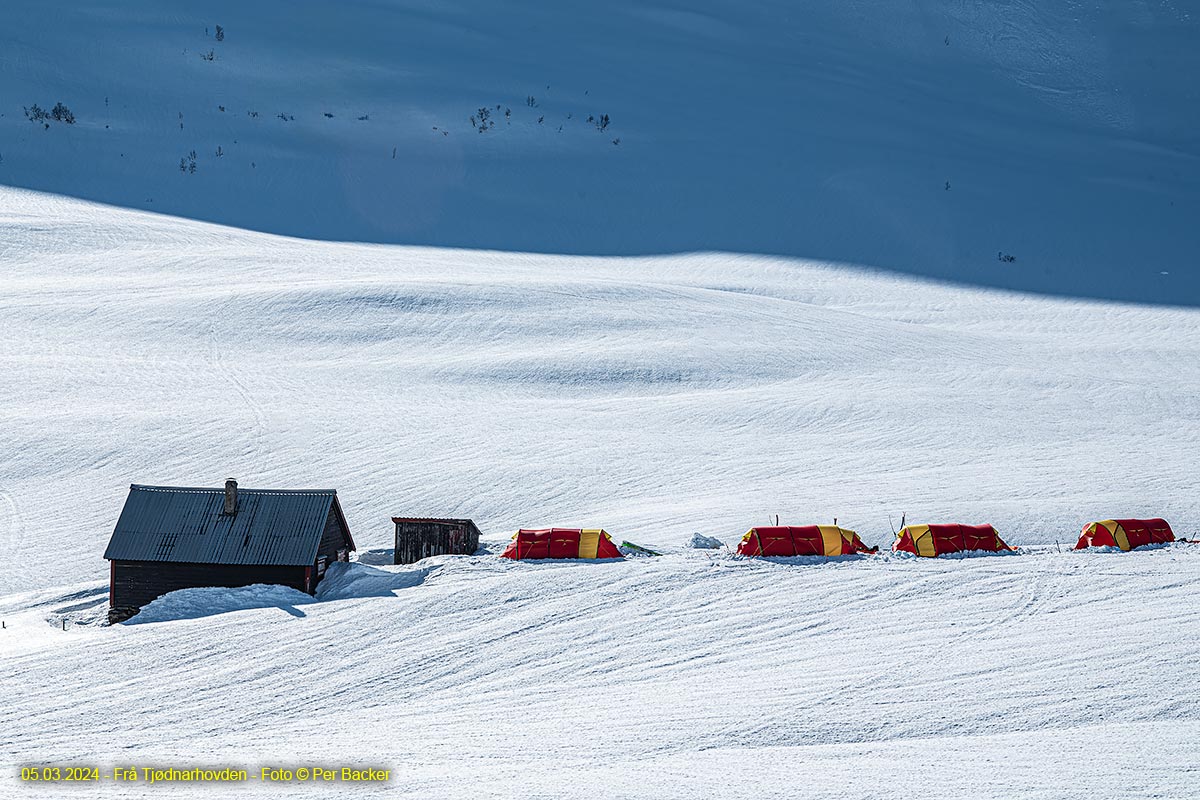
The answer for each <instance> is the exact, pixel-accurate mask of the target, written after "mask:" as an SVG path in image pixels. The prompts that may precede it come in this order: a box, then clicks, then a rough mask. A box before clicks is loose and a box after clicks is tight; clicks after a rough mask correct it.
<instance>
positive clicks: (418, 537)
mask: <svg viewBox="0 0 1200 800" xmlns="http://www.w3.org/2000/svg"><path fill="white" fill-rule="evenodd" d="M392 522H393V523H395V525H396V547H395V550H394V551H393V556H392V563H393V564H415V563H416V562H418V561H420V560H421V559H422V558H429V557H430V556H444V555H468V556H469V555H471V554H472V553H474V552H475V551H476V550H478V549H479V528H477V527H475V523H474V522H472V521H471V520H469V519H436V518H433V517H392Z"/></svg>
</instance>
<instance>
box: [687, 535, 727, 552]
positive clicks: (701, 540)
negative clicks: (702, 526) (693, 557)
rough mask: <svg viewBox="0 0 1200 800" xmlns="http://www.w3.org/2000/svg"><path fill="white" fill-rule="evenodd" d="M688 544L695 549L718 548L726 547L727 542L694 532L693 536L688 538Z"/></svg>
mask: <svg viewBox="0 0 1200 800" xmlns="http://www.w3.org/2000/svg"><path fill="white" fill-rule="evenodd" d="M687 546H688V547H690V548H692V549H694V550H717V549H719V548H722V547H724V546H725V543H724V542H722V541H721V540H720V539H717V538H716V537H713V536H705V535H704V534H702V533H693V534H692V538H691V539H689V540H688V543H687Z"/></svg>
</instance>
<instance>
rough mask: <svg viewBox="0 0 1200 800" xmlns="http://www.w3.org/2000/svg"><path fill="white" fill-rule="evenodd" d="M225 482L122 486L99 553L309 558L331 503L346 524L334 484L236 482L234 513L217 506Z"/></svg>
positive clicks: (196, 559)
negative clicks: (217, 485) (113, 523)
mask: <svg viewBox="0 0 1200 800" xmlns="http://www.w3.org/2000/svg"><path fill="white" fill-rule="evenodd" d="M224 506H225V490H224V489H223V488H222V489H197V488H186V487H178V486H142V485H140V484H136V483H135V484H133V485H131V486H130V487H129V497H128V498H126V500H125V507H124V508H123V509H122V510H121V516H120V518H119V519H118V520H117V527H116V528H115V529H114V530H113V535H112V539H110V540H109V543H108V549H107V550H105V551H104V557H105V558H107V559H109V560H112V561H175V562H188V563H199V564H281V565H298V566H303V565H308V564H311V563H313V561H315V560H316V557H317V550H318V549H319V548H320V545H321V536H322V534H323V533H324V531H325V522H326V520H327V519H328V518H329V512H330V509H331V508H332V509H334V510H335V511H336V513H337V518H338V521H339V523H340V524H341V525H342V528H343V530H344V531H345V534H346V538H347V541H349V542H350V546H351V547H352V548H353V546H354V543H353V541H352V540H350V531H349V528H348V527H347V526H346V520H345V516H344V515H343V514H342V508H341V504H340V503H339V502H338V499H337V491H336V490H334V489H301V490H287V489H242V488H240V487H239V488H238V490H237V513H235V514H224V513H222V512H223V511H224Z"/></svg>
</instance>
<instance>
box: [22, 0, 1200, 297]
mask: <svg viewBox="0 0 1200 800" xmlns="http://www.w3.org/2000/svg"><path fill="white" fill-rule="evenodd" d="M334 9H336V10H334ZM217 25H220V26H222V33H223V39H222V40H221V41H217V39H216V26H217ZM209 55H211V57H212V60H211V61H210V60H207V57H208V56H209ZM1198 74H1200V18H1198V17H1197V16H1196V14H1195V13H1194V12H1193V11H1191V10H1190V8H1189V4H1187V3H1183V2H1175V1H1174V0H1130V1H1129V2H1120V3H1113V2H1107V0H1105V1H1101V0H1088V1H1086V2H1080V1H1079V0H1041V1H1040V2H1037V3H1031V2H1015V1H1011V0H1010V1H1009V2H988V3H962V2H955V1H952V0H906V1H905V2H896V0H887V2H881V1H880V0H840V2H836V3H831V2H815V0H808V1H806V2H798V1H797V0H753V1H752V2H748V1H747V0H737V1H736V2H734V1H733V0H700V1H699V2H686V3H684V2H679V0H653V1H652V2H646V0H611V1H610V2H604V3H585V2H562V0H527V1H526V2H520V3H493V2H482V0H456V2H438V3H428V2H424V1H423V0H347V1H346V2H339V3H337V4H330V3H328V2H314V0H304V1H303V2H297V1H295V0H288V1H287V2H282V0H258V1H257V2H254V3H244V2H229V0H210V2H205V3H203V4H196V3H184V2H180V0H136V1H134V2H131V1H130V0H119V1H118V0H97V1H95V2H89V3H86V4H80V3H76V2H69V0H15V1H14V2H9V3H6V5H5V18H4V26H3V30H0V184H7V185H10V186H21V187H29V188H34V189H41V190H46V191H51V192H57V193H62V194H67V195H74V196H78V197H85V198H91V199H97V200H102V201H105V202H109V203H115V204H119V205H123V206H128V207H133V208H144V209H150V210H157V211H162V212H167V213H171V214H176V215H183V216H189V217H194V218H199V219H206V220H213V221H218V222H222V223H227V224H232V225H236V226H238V227H243V228H253V229H258V230H265V231H271V232H276V233H284V234H289V235H299V236H305V237H311V238H319V239H343V240H359V241H377V242H399V243H405V244H430V245H444V246H454V247H472V248H480V247H482V248H492V249H503V250H510V251H536V252H548V253H572V254H590V255H603V254H631V255H644V254H655V253H670V252H682V251H705V250H722V251H732V252H743V253H769V254H779V255H786V256H797V257H803V258H818V259H823V260H832V261H843V262H852V263H861V264H870V265H874V266H877V267H886V268H895V269H900V270H903V271H907V272H910V273H916V274H922V275H927V276H937V277H948V278H953V279H956V280H961V281H966V282H970V283H975V284H983V285H992V286H1005V287H1019V288H1025V289H1036V290H1040V291H1049V292H1057V293H1064V294H1068V295H1075V296H1079V295H1086V296H1100V297H1109V298H1116V299H1121V300H1126V301H1133V300H1139V301H1153V302H1166V303H1185V304H1196V303H1198V302H1200V271H1198V270H1196V268H1195V259H1196V253H1197V252H1200V226H1198V225H1196V220H1197V219H1200V200H1198V197H1200V192H1198V191H1197V190H1198V188H1200V145H1198V144H1197V143H1198V142H1200V139H1198V138H1197V135H1196V131H1197V130H1198V129H1200V82H1197V81H1196V75H1198ZM56 102H63V103H65V104H66V106H68V107H69V108H70V109H71V111H72V112H74V114H75V117H76V122H75V124H73V125H65V124H60V123H57V122H51V123H50V125H49V128H48V129H47V128H43V127H42V124H40V123H38V124H34V123H32V122H30V121H29V120H27V119H26V117H25V115H24V114H23V111H22V109H23V108H29V107H31V106H32V105H33V104H35V103H36V104H38V105H40V106H41V107H43V108H45V109H46V110H49V109H50V108H51V107H52V106H53V105H54V104H55V103H56ZM531 102H532V103H533V105H530V104H529V103H531ZM481 107H486V108H488V109H489V110H490V115H491V119H492V121H495V123H496V124H495V127H492V128H490V129H489V130H488V131H487V132H486V133H483V134H481V133H479V132H478V131H479V125H480V123H479V120H478V116H477V115H478V109H480V108H481ZM473 115H476V120H475V123H474V125H473V124H472V122H471V117H472V116H473ZM602 115H608V117H609V120H610V122H609V124H608V125H607V126H605V129H604V130H603V131H601V130H598V129H597V125H596V124H595V123H589V122H588V118H589V117H594V118H596V119H599V118H601V117H602ZM360 118H362V119H360ZM617 140H619V144H615V143H614V142H615V141H617ZM218 152H219V153H220V155H218ZM193 153H194V158H193V157H191V154H193ZM181 160H182V162H183V166H184V170H183V171H181V170H180V164H181ZM193 161H194V163H195V171H194V172H191V171H190V165H191V163H192V162H193ZM1003 255H1011V256H1013V257H1014V258H1015V261H1011V262H1008V261H1001V260H1000V257H1001V256H1003Z"/></svg>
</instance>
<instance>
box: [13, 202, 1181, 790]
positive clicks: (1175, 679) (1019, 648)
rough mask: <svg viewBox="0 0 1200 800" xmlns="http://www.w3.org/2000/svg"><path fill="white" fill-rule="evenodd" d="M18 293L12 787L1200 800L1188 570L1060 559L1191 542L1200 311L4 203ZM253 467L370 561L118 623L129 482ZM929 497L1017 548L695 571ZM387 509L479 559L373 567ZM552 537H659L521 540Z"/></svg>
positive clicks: (1144, 559) (1171, 556)
mask: <svg viewBox="0 0 1200 800" xmlns="http://www.w3.org/2000/svg"><path fill="white" fill-rule="evenodd" d="M0 274H3V276H4V280H3V282H2V283H0V319H3V323H4V324H3V326H0V396H3V397H4V398H5V402H4V403H3V405H0V414H2V415H3V418H2V419H0V459H2V461H0V537H2V539H0V544H2V545H3V549H4V552H5V553H6V564H7V566H6V568H5V569H4V570H3V571H2V572H0V581H2V583H0V619H3V620H4V622H5V628H4V630H3V631H2V632H0V666H2V667H3V669H2V670H0V696H2V697H4V699H5V702H4V703H3V704H0V743H2V745H3V761H4V764H5V765H9V766H11V767H12V768H13V769H14V770H15V768H16V765H19V764H27V763H46V762H55V761H58V762H62V761H70V762H73V763H98V764H101V765H108V766H111V765H114V764H127V763H128V764H142V765H160V766H187V765H195V764H200V765H205V766H213V765H216V766H224V765H232V766H246V767H249V768H251V769H255V768H256V767H257V766H258V765H271V764H275V765H284V766H300V765H304V764H309V763H322V764H326V765H329V764H330V763H331V762H332V764H333V765H334V766H337V765H340V764H343V763H353V764H364V765H366V764H376V765H384V766H387V767H390V768H391V769H392V770H393V781H392V782H391V783H390V784H388V785H386V786H355V787H349V786H340V785H339V786H334V787H313V786H291V787H286V788H283V789H281V788H279V787H269V786H268V787H262V786H258V785H254V786H251V787H250V788H249V791H250V792H251V793H261V794H263V795H264V796H281V795H286V796H313V797H316V796H347V797H374V796H378V797H393V796H411V797H422V798H476V797H547V798H549V797H566V798H573V797H579V798H595V797H631V798H632V797H667V798H671V797H678V798H695V797H729V798H740V797H744V798H758V797H764V796H799V797H819V798H876V797H881V796H918V795H919V796H922V797H933V798H961V797H973V798H1011V797H1017V796H1020V797H1038V798H1062V797H1072V798H1114V797H1121V798H1151V797H1154V798H1164V797H1166V798H1187V797H1193V796H1194V795H1195V792H1196V788H1197V786H1198V785H1200V771H1198V768H1197V766H1196V765H1195V758H1194V752H1193V751H1194V748H1193V747H1192V743H1193V742H1195V741H1196V737H1197V735H1198V734H1200V711H1198V710H1197V709H1200V684H1197V682H1196V681H1195V680H1194V676H1193V674H1192V673H1193V672H1194V668H1195V664H1196V663H1197V658H1198V657H1200V637H1197V635H1196V631H1197V623H1196V621H1195V616H1194V614H1193V613H1192V609H1193V608H1194V607H1195V604H1196V600H1197V589H1196V586H1197V585H1198V578H1200V548H1197V547H1195V546H1191V545H1185V544H1177V545H1172V546H1168V547H1162V548H1157V549H1151V550H1147V551H1144V552H1134V553H1108V552H1095V553H1092V552H1088V553H1070V552H1059V550H1058V548H1057V547H1055V545H1054V544H1053V543H1054V542H1055V541H1061V542H1062V543H1063V545H1064V546H1068V545H1069V544H1070V543H1072V542H1073V541H1074V538H1075V536H1076V535H1077V531H1078V529H1079V527H1080V525H1081V524H1082V523H1083V522H1085V521H1087V520H1089V519H1093V518H1105V517H1109V516H1114V515H1117V516H1121V515H1130V516H1148V515H1160V514H1161V515H1162V516H1164V517H1166V518H1167V519H1169V520H1170V521H1171V522H1172V523H1173V524H1174V526H1175V529H1176V531H1177V533H1179V534H1194V532H1195V531H1196V530H1197V528H1200V516H1198V513H1197V510H1196V507H1195V497H1196V491H1195V490H1196V484H1195V471H1194V464H1195V454H1196V452H1197V430H1198V427H1197V422H1198V420H1200V393H1198V392H1197V391H1196V390H1197V387H1198V386H1200V312H1198V311H1195V310H1189V309H1186V308H1169V307H1150V306H1137V305H1122V304H1117V303H1102V302H1087V301H1072V300H1064V299H1049V298H1045V297H1035V296H1030V295H1021V294H1010V293H1005V292H1001V291H996V290H983V289H971V288H964V287H962V286H951V285H944V284H938V283H934V282H931V281H923V280H917V279H912V278H899V277H895V276H893V275H888V274H884V273H879V272H874V271H871V270H866V269H862V268H855V267H850V266H846V265H837V264H828V263H817V262H811V261H800V260H792V259H780V258H768V257H751V256H738V255H730V254H724V253H708V254H696V255H687V256H676V257H665V258H620V259H614V258H594V257H566V256H560V257H553V256H541V255H521V254H509V253H496V252H472V251H457V250H446V249H440V250H439V249H424V248H413V247H397V246H381V245H362V244H335V243H321V242H313V241H304V240H295V239H287V238H281V237H276V236H272V235H268V234H262V233H252V232H246V231H241V230H235V229H229V228H223V227H218V226H215V225H211V224H208V223H200V222H194V221H187V220H182V219H177V218H170V217H164V216H157V215H153V214H149V213H147V212H140V211H131V210H120V209H115V208H112V207H107V206H100V205H94V204H89V203H86V202H82V201H78V200H70V199H64V198H60V197H53V196H48V195H43V194H36V193H31V192H27V191H22V190H14V189H0ZM230 475H232V476H235V477H237V478H239V479H240V481H241V482H242V485H243V486H248V487H263V488H273V487H281V488H289V487H291V488H295V487H304V486H315V487H336V488H337V489H338V490H339V496H340V497H341V499H342V502H343V504H344V507H345V510H346V514H347V517H348V520H349V524H350V526H351V529H352V531H353V533H354V536H355V538H356V540H357V543H358V545H359V549H360V551H361V552H362V554H363V563H357V564H352V565H348V566H335V567H332V568H331V574H330V576H329V577H328V578H327V580H326V581H325V583H324V584H323V585H322V587H321V590H320V592H319V593H318V595H317V597H316V598H313V599H311V600H310V599H309V598H307V597H305V596H303V595H299V594H297V593H293V592H289V591H286V590H278V589H270V588H262V587H257V588H249V589H243V590H236V591H232V592H221V591H214V590H198V591H186V592H183V593H180V594H178V595H175V596H169V597H166V598H163V599H162V600H160V601H159V602H158V603H155V604H153V605H152V607H151V608H150V609H148V610H147V616H146V617H145V618H143V619H142V620H140V621H139V622H138V623H137V624H125V625H119V626H114V627H106V626H102V625H100V624H99V621H100V620H101V619H102V617H103V611H104V606H105V604H106V600H107V596H106V580H105V579H106V577H107V573H106V567H105V563H104V561H103V560H102V559H101V554H102V553H103V549H104V546H105V543H106V541H107V538H108V536H109V534H110V532H111V530H112V527H113V524H114V522H115V520H116V517H117V515H118V513H119V511H120V507H121V503H122V501H123V498H124V495H125V492H126V489H127V486H128V484H129V483H130V482H145V483H161V484H180V485H213V486H217V485H219V484H220V482H221V480H223V479H224V478H225V477H227V476H230ZM902 512H907V514H908V519H909V521H910V522H919V521H966V522H991V523H993V524H995V525H996V526H997V527H998V528H999V530H1000V532H1001V533H1002V535H1004V537H1005V538H1006V539H1007V540H1008V541H1009V542H1010V543H1011V544H1014V545H1022V546H1024V547H1025V549H1024V550H1023V552H1022V553H1020V554H1017V555H1013V556H1009V557H996V556H984V557H975V558H961V559H946V560H923V559H916V558H903V557H898V556H894V555H891V554H888V553H886V552H885V553H883V554H881V555H879V556H871V557H867V556H861V557H854V558H844V559H833V560H825V559H792V560H788V559H782V560H781V559H770V560H767V559H760V560H755V559H744V558H741V557H738V556H736V555H734V554H732V553H731V552H730V551H728V550H723V551H719V552H708V551H700V550H692V549H689V548H683V547H680V546H679V543H680V542H683V541H686V539H687V537H688V536H689V535H690V534H691V533H692V532H696V531H700V532H702V533H704V534H705V535H712V536H716V537H717V538H721V539H722V540H724V541H727V542H729V541H736V540H737V537H738V536H739V535H740V534H741V533H742V532H744V530H745V529H746V528H748V527H750V526H751V525H754V524H761V523H763V522H766V521H767V520H768V518H773V515H774V514H779V515H780V517H781V521H783V522H791V523H797V524H799V523H809V522H823V521H826V520H832V519H833V518H834V517H837V518H838V520H839V523H840V524H843V525H845V526H847V527H850V528H854V529H856V530H858V531H859V533H860V534H861V535H862V537H863V539H864V541H866V542H867V543H868V544H881V545H885V548H886V545H887V544H888V543H889V542H890V539H891V532H890V530H889V520H888V515H889V514H890V515H891V516H892V520H893V522H898V521H899V515H900V513H902ZM392 514H406V515H439V516H442V515H444V516H456V517H457V516H469V517H472V518H474V519H475V520H477V522H478V523H479V524H480V526H481V528H482V529H483V532H484V535H485V537H484V538H485V546H486V550H487V552H486V553H485V554H481V555H477V556H469V557H442V558H437V559H431V560H427V561H424V562H422V563H421V564H418V565H414V566H411V567H393V566H388V565H386V561H387V560H388V559H387V555H388V548H389V547H390V538H391V536H392V527H391V524H390V521H389V519H388V517H389V516H390V515H392ZM542 525H562V526H589V527H590V526H603V527H605V528H606V529H607V530H609V531H610V532H611V533H612V534H613V536H614V538H615V539H617V540H618V541H620V540H621V539H628V540H630V541H634V542H637V543H639V544H645V545H647V546H651V547H654V548H655V549H656V550H661V551H663V552H665V555H664V556H662V557H660V558H644V559H629V560H625V561H612V562H604V563H594V562H580V561H572V562H563V563H541V564H533V563H519V562H509V561H506V560H503V559H500V558H498V557H496V555H495V553H496V552H497V551H498V550H499V548H500V546H502V544H503V542H504V541H505V540H506V539H507V537H508V536H509V535H510V533H511V532H512V531H513V530H515V529H516V528H517V527H520V526H542ZM64 623H65V627H66V630H65V631H64V630H63V626H64ZM6 780H7V779H6ZM7 786H8V787H9V788H8V789H7V790H6V791H9V792H10V793H12V794H15V795H17V796H30V797H34V796H37V797H57V796H65V795H66V792H65V789H64V787H61V786H60V787H57V788H55V787H31V786H23V785H20V784H18V783H17V782H16V781H15V780H12V781H11V782H10V783H8V784H7ZM84 791H88V792H91V793H93V794H95V795H98V796H113V797H141V796H146V795H149V794H153V793H154V792H153V791H152V790H150V789H147V788H145V787H140V786H133V787H130V786H125V787H122V786H118V785H114V784H111V783H105V784H103V785H101V786H99V787H91V788H90V789H89V788H85V789H84ZM169 791H170V793H171V794H172V796H180V797H190V796H195V797H213V796H217V793H219V792H220V791H221V790H220V789H219V788H217V789H214V788H213V787H211V786H204V785H187V786H176V787H174V788H172V789H170V790H169ZM72 796H82V792H81V793H80V794H76V795H72Z"/></svg>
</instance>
